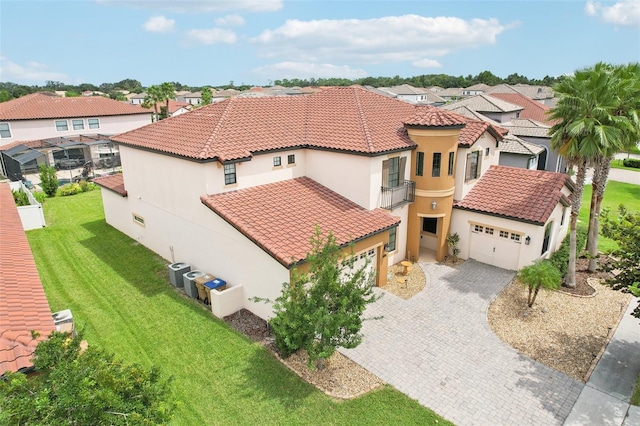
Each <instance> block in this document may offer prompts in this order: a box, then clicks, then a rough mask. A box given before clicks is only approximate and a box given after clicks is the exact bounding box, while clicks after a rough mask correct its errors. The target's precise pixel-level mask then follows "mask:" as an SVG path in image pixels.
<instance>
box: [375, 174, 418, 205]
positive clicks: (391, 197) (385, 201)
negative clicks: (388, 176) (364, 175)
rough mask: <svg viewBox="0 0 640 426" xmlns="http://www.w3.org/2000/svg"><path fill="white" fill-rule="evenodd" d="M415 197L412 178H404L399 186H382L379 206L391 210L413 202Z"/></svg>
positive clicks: (414, 185) (414, 186)
mask: <svg viewBox="0 0 640 426" xmlns="http://www.w3.org/2000/svg"><path fill="white" fill-rule="evenodd" d="M415 198H416V183H415V182H414V181H412V180H405V181H404V183H402V184H401V185H399V186H395V187H393V188H391V187H385V186H383V187H382V200H381V201H380V207H382V208H383V209H387V210H393V209H395V208H396V207H400V206H402V205H405V204H409V203H413V201H414V200H415Z"/></svg>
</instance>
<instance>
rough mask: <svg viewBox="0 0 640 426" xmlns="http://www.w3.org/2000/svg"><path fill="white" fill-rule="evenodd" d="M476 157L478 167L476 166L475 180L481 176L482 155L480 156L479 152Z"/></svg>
mask: <svg viewBox="0 0 640 426" xmlns="http://www.w3.org/2000/svg"><path fill="white" fill-rule="evenodd" d="M477 155H478V165H477V166H476V178H479V177H480V175H481V174H482V155H480V151H478V152H477Z"/></svg>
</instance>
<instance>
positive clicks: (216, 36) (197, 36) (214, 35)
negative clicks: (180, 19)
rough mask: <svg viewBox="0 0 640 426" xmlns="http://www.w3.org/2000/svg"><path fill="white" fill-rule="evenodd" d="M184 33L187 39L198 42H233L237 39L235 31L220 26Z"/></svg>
mask: <svg viewBox="0 0 640 426" xmlns="http://www.w3.org/2000/svg"><path fill="white" fill-rule="evenodd" d="M186 34H187V39H188V40H189V41H191V42H193V43H198V44H217V43H226V44H233V43H235V42H236V40H237V39H238V37H237V36H236V33H234V32H233V31H229V30H223V29H221V28H209V29H204V30H189V31H187V33H186Z"/></svg>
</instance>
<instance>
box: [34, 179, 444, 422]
mask: <svg viewBox="0 0 640 426" xmlns="http://www.w3.org/2000/svg"><path fill="white" fill-rule="evenodd" d="M44 209H45V216H46V220H47V224H48V226H47V227H46V228H43V229H41V230H35V231H29V232H28V233H27V236H28V238H29V242H30V244H31V248H32V250H33V253H34V256H35V259H36V264H37V266H38V270H39V272H40V277H41V279H42V282H43V285H44V288H45V291H46V294H47V298H48V299H49V304H50V305H51V309H52V311H54V312H55V311H57V310H61V309H71V310H72V312H73V316H74V320H75V321H76V325H77V326H78V327H79V328H83V329H84V330H85V338H86V339H87V341H88V342H89V344H90V345H98V346H101V347H106V348H108V349H109V350H110V351H112V352H114V353H116V355H117V356H118V357H120V358H122V359H125V360H128V361H129V362H136V363H139V364H141V365H144V366H150V365H158V366H160V367H161V368H162V370H163V372H164V373H165V374H167V375H172V376H174V378H175V382H174V389H175V395H176V397H177V399H178V400H179V401H180V406H179V408H178V411H177V412H176V415H175V420H174V424H184V425H200V424H224V425H227V424H261V425H274V424H320V423H322V424H362V425H365V424H366V425H371V424H377V425H382V424H385V425H386V424H402V425H410V424H415V425H418V424H420V425H425V424H436V423H437V424H440V425H442V424H450V423H448V422H447V421H445V420H443V419H442V418H440V417H438V416H437V415H436V414H434V413H433V412H432V411H430V410H428V409H426V408H424V407H422V406H421V405H419V404H418V403H417V402H416V401H414V400H412V399H409V398H408V397H406V396H405V395H404V394H402V393H400V392H398V391H396V390H395V389H393V388H391V387H385V388H382V389H380V390H377V391H374V392H371V393H369V394H367V395H365V396H363V397H360V398H357V399H354V400H350V401H335V400H333V399H331V398H329V397H327V396H326V395H324V394H323V393H321V392H319V391H317V390H316V389H315V388H314V387H312V386H310V385H308V384H307V383H306V382H304V381H302V380H301V379H299V378H298V377H297V376H296V375H294V374H293V373H291V372H290V371H289V370H288V369H287V368H285V367H284V366H283V365H282V364H281V363H280V362H278V361H277V360H276V359H275V358H274V357H273V356H272V355H271V354H270V352H268V351H267V350H265V349H264V348H263V347H262V346H260V345H259V344H256V343H252V342H250V341H249V340H248V339H246V338H245V337H244V336H242V335H240V334H238V333H236V332H235V331H234V330H232V329H230V328H229V327H228V326H227V325H226V324H225V323H224V322H222V321H219V320H217V319H215V318H214V317H213V316H212V314H211V312H210V311H209V310H206V309H205V308H204V307H203V306H201V305H200V304H198V303H197V302H195V301H193V300H190V299H187V298H185V297H184V296H183V295H182V293H180V292H178V291H176V290H174V289H173V288H172V287H171V285H170V284H169V280H168V274H167V268H166V262H165V261H164V260H163V259H161V258H159V257H158V256H156V255H155V254H154V253H152V252H151V251H149V250H147V249H146V248H144V247H143V246H141V245H138V244H137V243H136V242H135V241H133V240H131V239H130V238H128V237H126V236H125V235H123V234H121V233H120V232H119V231H117V230H115V229H114V228H112V227H110V226H108V225H107V224H106V223H105V221H104V214H103V210H102V200H101V197H100V191H98V190H96V191H92V192H87V193H82V194H78V195H75V196H72V197H62V198H53V199H49V200H47V201H46V203H45V204H44Z"/></svg>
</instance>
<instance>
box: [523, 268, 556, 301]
mask: <svg viewBox="0 0 640 426" xmlns="http://www.w3.org/2000/svg"><path fill="white" fill-rule="evenodd" d="M518 280H520V282H521V283H522V284H523V285H524V286H525V288H527V289H528V290H529V295H528V297H527V306H528V307H532V306H533V304H534V303H535V301H536V297H537V296H538V292H539V291H540V289H541V288H542V289H545V290H548V289H557V288H559V287H560V272H559V271H558V269H557V268H556V267H555V266H553V265H552V264H551V263H550V262H549V261H542V262H536V263H534V264H532V265H529V266H525V267H524V268H522V269H520V270H519V271H518Z"/></svg>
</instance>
